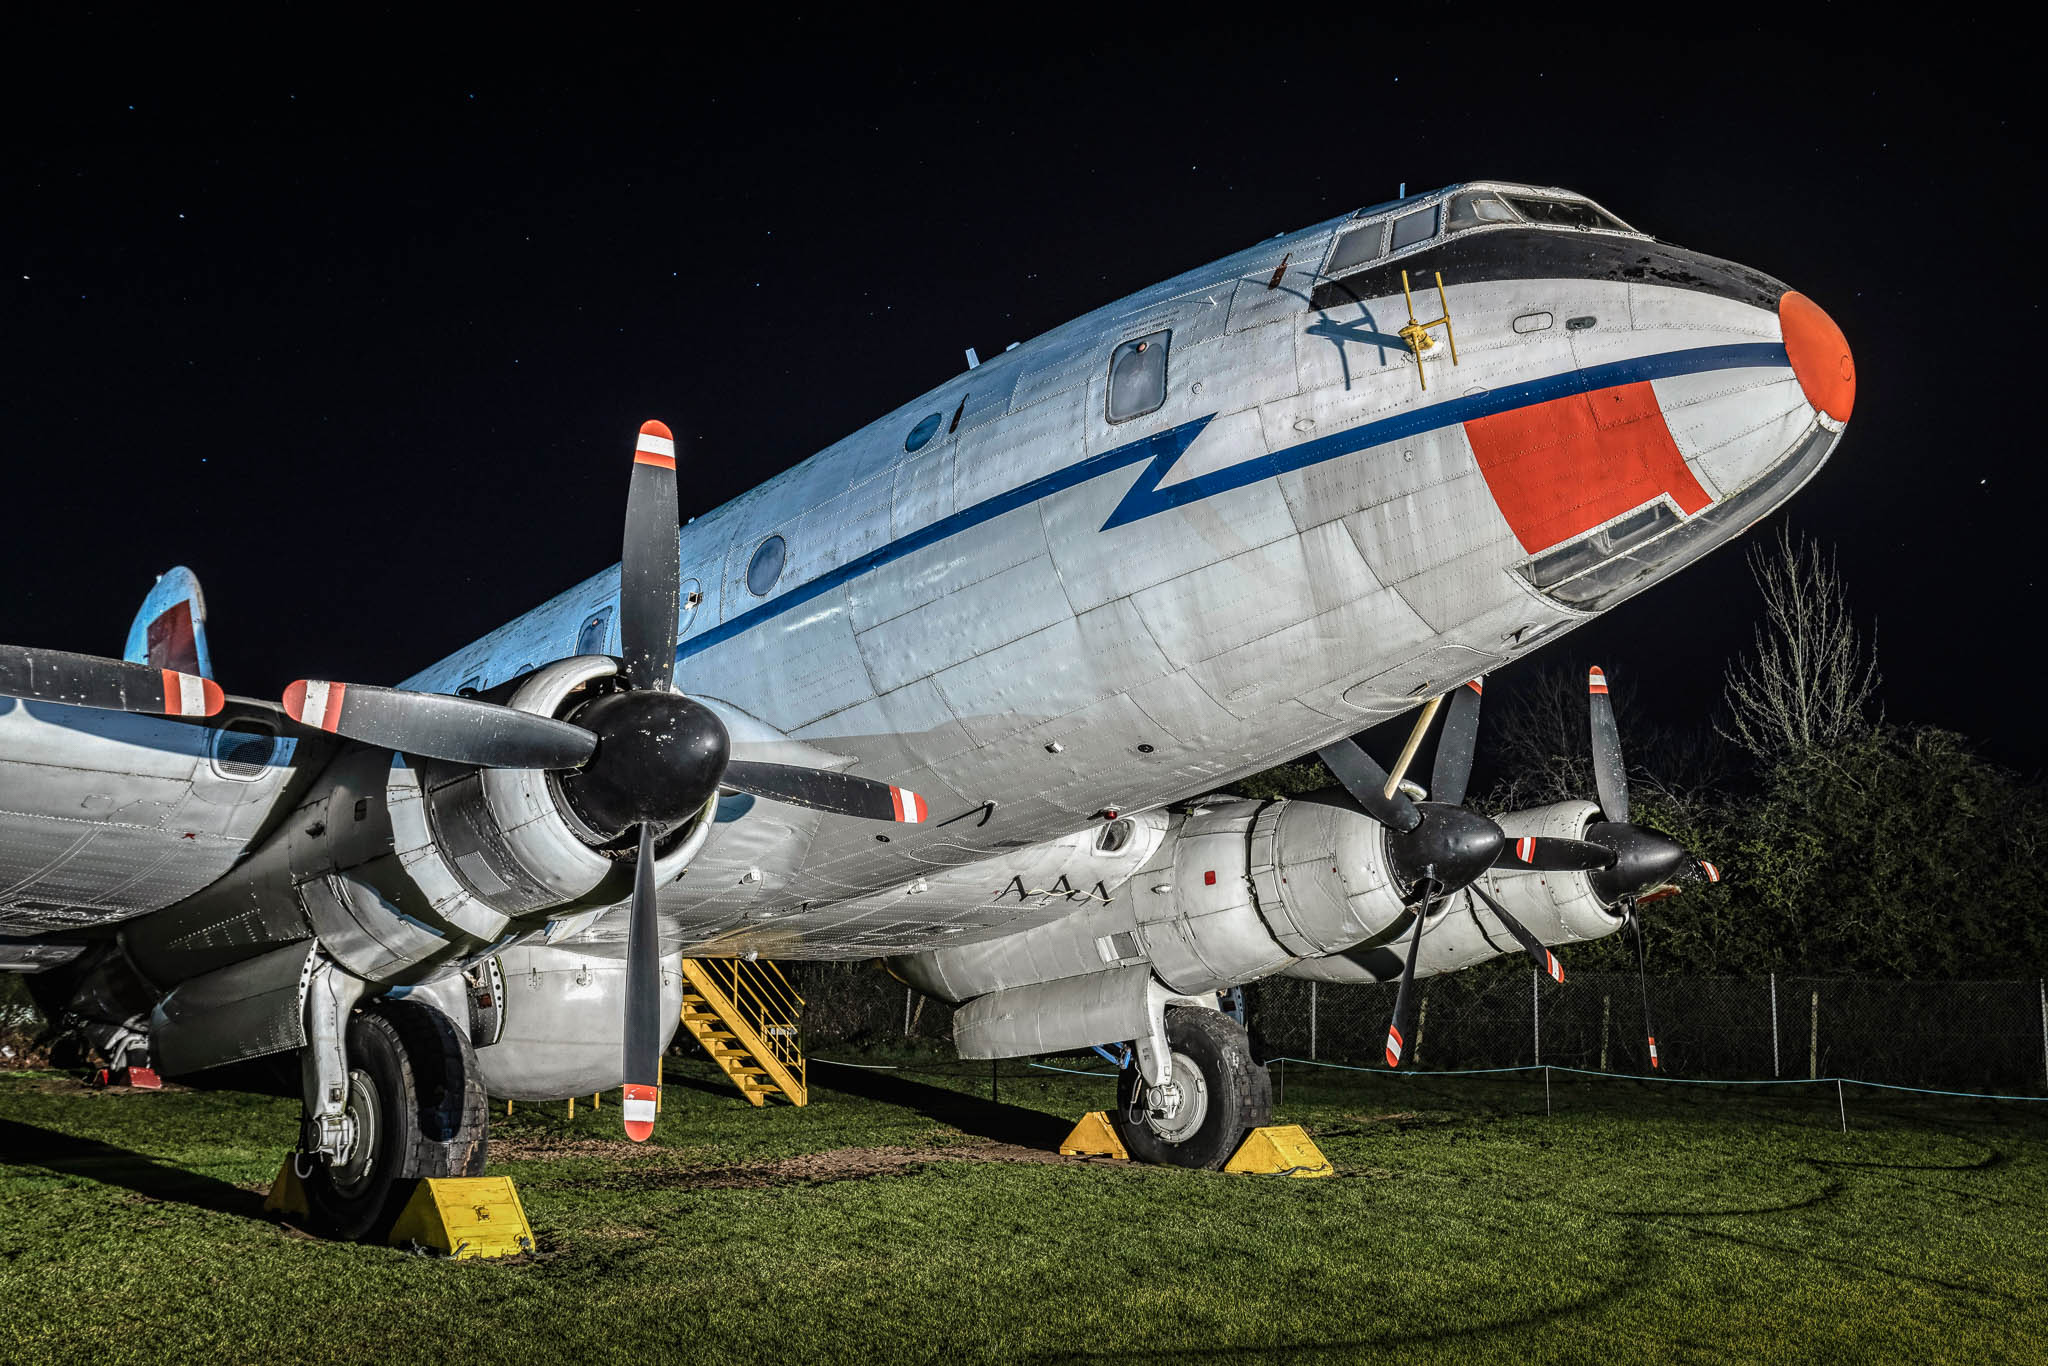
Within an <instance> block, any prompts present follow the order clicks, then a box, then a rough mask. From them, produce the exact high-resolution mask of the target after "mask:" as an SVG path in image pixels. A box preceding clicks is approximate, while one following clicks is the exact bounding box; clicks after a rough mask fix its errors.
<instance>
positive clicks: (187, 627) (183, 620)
mask: <svg viewBox="0 0 2048 1366" xmlns="http://www.w3.org/2000/svg"><path fill="white" fill-rule="evenodd" d="M121 657H122V658H123V659H125V660H127V661H128V662H129V663H130V664H148V665H151V666H153V667H155V668H158V669H175V670H177V671H178V672H179V673H187V674H198V675H199V676H200V677H201V678H212V677H213V656H212V655H211V654H209V653H208V652H207V649H206V595H205V594H203V593H201V592H200V591H199V576H198V575H197V574H194V573H193V572H192V571H191V570H189V569H187V568H185V566H183V565H179V566H178V567H177V568H175V569H166V570H165V571H164V572H163V573H161V574H159V575H157V576H156V586H155V587H154V588H152V589H150V590H149V596H148V597H146V598H144V599H143V600H142V609H141V610H140V611H138V612H137V613H136V614H135V620H134V622H132V623H131V624H130V625H129V627H128V648H127V649H125V650H123V651H122V652H121Z"/></svg>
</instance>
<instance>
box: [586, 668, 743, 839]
mask: <svg viewBox="0 0 2048 1366" xmlns="http://www.w3.org/2000/svg"><path fill="white" fill-rule="evenodd" d="M568 719H569V720H571V721H573V722H574V723H575V724H577V725H579V726H582V727H584V728H585V729H586V730H589V731H591V732H592V733H593V734H595V735H596V736H597V753H596V755H595V756H594V757H593V758H592V759H591V761H590V762H589V763H588V764H586V765H584V766H583V767H582V768H581V769H579V770H577V771H576V772H573V773H564V774H563V775H562V776H561V790H562V796H563V798H564V799H565V800H566V801H567V802H568V804H569V808H570V809H571V810H572V811H573V812H575V814H576V818H577V819H578V820H580V821H582V822H583V824H584V825H585V826H587V827H589V829H590V831H591V832H592V833H593V834H595V835H597V836H599V837H600V838H602V839H606V840H611V839H615V838H617V837H618V836H620V835H622V834H624V833H625V832H626V831H628V830H629V829H631V828H632V827H634V826H636V825H639V824H642V823H645V824H649V825H653V826H655V827H657V828H662V829H666V828H668V827H672V826H674V825H677V824H679V823H680V822H682V821H684V820H687V819H688V818H689V816H690V814H691V813H692V812H693V811H695V810H696V809H697V808H698V807H700V806H702V805H703V804H704V802H705V800H706V799H707V798H709V797H710V796H711V794H712V793H713V792H715V791H717V790H718V783H719V779H720V778H721V777H722V776H723V775H724V773H725V765H726V760H727V758H728V757H729V756H730V753H731V746H732V741H731V737H729V736H728V735H727V734H726V730H725V723H724V722H723V721H720V720H719V719H718V716H717V713H715V712H713V711H712V710H711V709H710V708H709V707H707V706H705V705H704V704H703V703H701V702H698V701H695V700H694V699H692V698H688V697H682V696H679V695H678V694H675V693H671V692H648V691H641V690H637V689H636V690H634V691H631V692H616V693H608V694H606V695H605V696H602V697H599V698H597V699H595V700H594V701H592V702H589V703H588V704H586V705H585V706H583V707H581V708H580V709H578V710H577V711H576V712H574V713H572V714H571V715H570V717H569V718H568Z"/></svg>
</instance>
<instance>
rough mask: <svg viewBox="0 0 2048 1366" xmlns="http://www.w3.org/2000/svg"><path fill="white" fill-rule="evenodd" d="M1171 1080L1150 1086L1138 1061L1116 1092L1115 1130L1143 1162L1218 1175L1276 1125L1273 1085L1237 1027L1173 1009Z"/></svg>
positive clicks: (1169, 1017) (1193, 1010)
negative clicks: (1253, 1138)
mask: <svg viewBox="0 0 2048 1366" xmlns="http://www.w3.org/2000/svg"><path fill="white" fill-rule="evenodd" d="M1166 1042H1167V1047H1168V1048H1169V1050H1170V1051H1171V1054H1172V1062H1173V1078H1172V1080H1171V1081H1170V1082H1168V1083H1167V1084H1165V1085H1164V1086H1161V1087H1152V1086H1148V1085H1147V1084H1146V1082H1145V1080H1144V1078H1143V1076H1142V1075H1140V1073H1139V1070H1138V1068H1137V1066H1136V1063H1135V1060H1133V1063H1132V1065H1131V1066H1128V1067H1126V1068H1124V1070H1123V1074H1122V1076H1121V1077H1119V1078H1118V1080H1117V1085H1116V1129H1117V1136H1118V1137H1119V1138H1121V1139H1122V1140H1123V1144H1124V1147H1125V1148H1126V1149H1127V1150H1128V1151H1129V1152H1130V1154H1131V1156H1132V1157H1135V1158H1137V1159H1138V1160H1139V1161H1140V1162H1156V1163H1162V1164H1166V1165H1170V1166H1176V1167H1206V1168H1211V1169H1215V1168H1220V1167H1222V1166H1223V1164H1224V1163H1226V1162H1228V1161H1229V1160H1230V1156H1231V1154H1232V1153H1234V1152H1236V1151H1237V1149H1238V1145H1239V1144H1241V1143H1243V1142H1244V1138H1245V1135H1246V1134H1248V1133H1249V1132H1251V1131H1252V1130H1253V1129H1256V1128H1258V1127H1260V1126H1261V1125H1263V1124H1264V1123H1265V1122H1266V1121H1267V1120H1269V1119H1271V1118H1272V1117H1273V1079H1272V1077H1271V1076H1270V1075H1269V1074H1268V1073H1267V1071H1266V1069H1265V1068H1263V1067H1261V1066H1259V1065H1258V1064H1257V1063H1255V1062H1253V1061H1252V1051H1251V1043H1250V1040H1249V1039H1248V1038H1247V1036H1246V1035H1245V1032H1244V1029H1243V1027H1242V1026H1240V1025H1239V1024H1238V1023H1237V1022H1236V1021H1235V1020H1233V1019H1231V1018H1230V1017H1229V1016H1228V1015H1225V1014H1222V1013H1221V1012H1220V1011H1214V1010H1206V1009H1203V1008H1201V1007H1199V1006H1169V1007H1168V1008H1167V1011H1166Z"/></svg>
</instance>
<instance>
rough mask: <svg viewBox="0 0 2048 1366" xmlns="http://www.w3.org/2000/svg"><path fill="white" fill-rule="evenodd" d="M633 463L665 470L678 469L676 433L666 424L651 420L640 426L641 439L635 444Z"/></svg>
mask: <svg viewBox="0 0 2048 1366" xmlns="http://www.w3.org/2000/svg"><path fill="white" fill-rule="evenodd" d="M633 463H634V464H636V465H657V466H659V467H661V468H662V469H665V470H672V469H674V468H675V467H676V438H675V433H674V432H671V431H670V430H669V429H668V424H667V423H666V422H656V421H654V420H653V419H652V418H650V419H648V420H647V421H645V422H643V423H641V424H640V439H639V440H638V441H637V442H635V443H634V444H633Z"/></svg>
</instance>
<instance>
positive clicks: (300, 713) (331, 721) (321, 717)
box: [284, 678, 348, 731]
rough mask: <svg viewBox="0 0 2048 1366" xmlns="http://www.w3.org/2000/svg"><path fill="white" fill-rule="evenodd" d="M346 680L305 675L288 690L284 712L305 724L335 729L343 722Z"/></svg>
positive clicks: (286, 690) (346, 688) (285, 694)
mask: <svg viewBox="0 0 2048 1366" xmlns="http://www.w3.org/2000/svg"><path fill="white" fill-rule="evenodd" d="M347 692H348V685H347V684H346V683H323V682H320V681H318V680H316V679H310V678H302V679H300V680H299V681H298V682H296V683H294V684H292V685H291V686H290V687H289V688H286V689H285V690H284V714H285V715H286V716H289V717H291V718H292V720H294V721H297V722H298V723H299V724H301V725H305V726H315V727H318V728H319V729H321V730H329V731H331V730H333V729H335V728H336V727H338V726H339V725H341V699H342V697H343V696H344V695H345V694H346V693H347Z"/></svg>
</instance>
